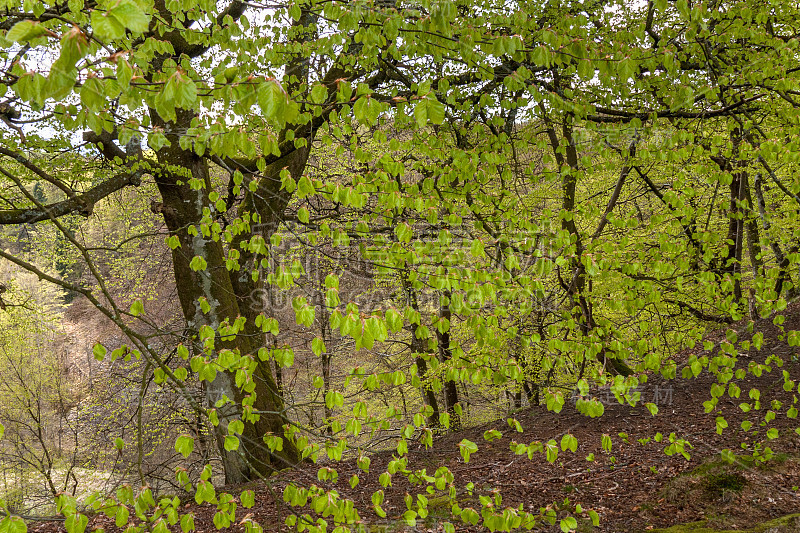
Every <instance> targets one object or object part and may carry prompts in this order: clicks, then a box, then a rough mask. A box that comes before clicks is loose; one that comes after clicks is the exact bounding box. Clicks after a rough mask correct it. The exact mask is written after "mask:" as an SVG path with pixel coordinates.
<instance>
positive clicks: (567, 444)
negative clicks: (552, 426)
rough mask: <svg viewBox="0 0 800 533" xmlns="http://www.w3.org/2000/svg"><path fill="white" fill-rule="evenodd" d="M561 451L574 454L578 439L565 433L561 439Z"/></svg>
mask: <svg viewBox="0 0 800 533" xmlns="http://www.w3.org/2000/svg"><path fill="white" fill-rule="evenodd" d="M561 450H562V451H567V450H569V451H571V452H575V451H577V450H578V439H576V438H575V436H574V435H571V434H569V433H567V434H566V435H564V436H563V437H561Z"/></svg>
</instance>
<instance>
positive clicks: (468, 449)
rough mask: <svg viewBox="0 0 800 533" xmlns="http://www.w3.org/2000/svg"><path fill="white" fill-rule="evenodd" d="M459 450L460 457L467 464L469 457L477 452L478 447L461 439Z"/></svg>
mask: <svg viewBox="0 0 800 533" xmlns="http://www.w3.org/2000/svg"><path fill="white" fill-rule="evenodd" d="M458 447H459V449H460V450H461V457H462V458H463V459H464V462H465V463H468V462H469V456H470V455H471V454H473V453H475V452H477V451H478V445H477V444H475V443H474V442H472V441H470V440H467V439H463V440H462V441H461V442H460V443H459V444H458Z"/></svg>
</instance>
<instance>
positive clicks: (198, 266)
mask: <svg viewBox="0 0 800 533" xmlns="http://www.w3.org/2000/svg"><path fill="white" fill-rule="evenodd" d="M189 267H190V268H191V269H192V270H194V271H195V272H198V271H200V270H205V269H206V267H208V263H207V262H206V260H205V258H203V257H202V256H199V255H196V256H194V257H192V260H191V262H190V263H189Z"/></svg>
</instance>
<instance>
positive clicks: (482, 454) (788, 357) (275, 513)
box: [31, 303, 800, 533]
mask: <svg viewBox="0 0 800 533" xmlns="http://www.w3.org/2000/svg"><path fill="white" fill-rule="evenodd" d="M761 322H762V323H761V324H758V325H757V329H758V330H760V331H762V332H763V333H764V343H763V347H762V349H761V351H756V350H754V349H753V350H751V352H750V353H749V354H746V355H742V356H741V357H740V358H739V362H738V366H739V367H742V366H744V367H746V366H747V364H748V363H750V362H751V361H756V362H762V363H763V361H764V359H765V358H766V357H767V356H768V355H770V354H777V355H779V356H780V357H781V358H782V359H783V361H784V365H783V367H782V368H777V367H774V366H773V368H771V371H769V372H764V373H762V374H761V376H760V377H756V376H754V375H752V374H748V376H747V378H746V379H745V380H743V381H739V382H738V384H739V386H740V387H741V389H742V396H741V397H740V398H738V399H736V398H730V397H729V396H728V395H727V394H726V395H724V396H722V398H720V402H719V405H718V409H717V410H716V411H714V412H712V413H709V414H706V413H705V412H704V408H703V405H702V403H703V401H704V400H707V399H709V398H710V393H709V390H710V387H711V385H712V384H713V383H714V382H715V381H716V379H715V378H714V377H713V376H711V375H710V374H709V373H708V372H707V371H704V372H703V373H702V374H700V376H698V377H697V378H695V379H690V380H684V379H678V380H674V381H666V380H664V379H662V378H661V377H660V376H656V377H652V378H651V379H649V380H648V382H647V383H646V385H644V386H643V387H642V388H641V389H640V390H641V391H642V403H644V402H647V401H655V402H656V403H657V404H658V406H659V412H658V414H657V415H656V416H651V415H650V413H649V412H648V411H647V409H645V408H644V407H643V406H641V405H640V406H637V407H630V406H626V405H620V404H618V403H616V402H615V401H613V397H612V401H611V402H608V403H607V405H606V411H605V414H604V415H603V416H602V417H600V418H597V419H590V418H587V417H586V416H584V415H582V414H580V413H578V412H577V411H576V410H575V409H574V406H572V405H569V404H567V405H565V407H564V409H563V411H562V412H561V413H560V414H555V413H552V412H548V411H547V410H546V409H545V408H543V407H537V408H531V409H527V410H524V411H521V412H518V413H516V414H514V415H513V416H514V417H515V418H516V419H517V420H518V421H519V422H520V423H521V424H522V427H523V428H524V432H523V433H521V434H520V433H517V432H515V431H513V430H511V429H510V428H509V426H508V424H507V422H506V420H497V421H495V422H492V423H489V424H484V425H482V426H479V427H473V428H469V429H465V430H463V431H459V432H455V433H452V434H449V435H447V436H444V437H442V438H439V439H438V440H437V442H436V443H435V446H434V447H433V448H432V449H431V450H425V449H423V448H422V447H418V448H417V449H413V450H411V451H410V452H409V467H408V468H409V469H410V470H412V471H413V470H417V469H421V468H426V469H427V471H428V472H429V473H430V472H433V471H435V470H436V468H437V467H439V466H447V467H449V468H450V469H451V470H452V472H453V474H454V475H455V478H456V479H455V483H456V486H457V487H464V486H465V485H466V484H467V483H468V482H473V483H474V491H473V493H472V495H470V494H467V493H465V492H462V493H460V494H459V496H458V503H459V505H460V506H461V507H468V506H471V505H472V504H471V503H470V502H473V501H475V502H476V503H477V501H476V500H477V497H478V496H480V495H494V494H496V493H499V494H501V495H502V506H503V507H506V506H513V507H516V506H518V505H520V504H522V505H523V506H524V507H525V508H526V509H527V510H529V511H531V512H534V513H536V512H538V510H539V509H540V508H542V507H550V508H553V509H554V510H556V512H557V513H558V516H559V517H561V516H564V515H565V513H566V511H565V510H564V509H562V504H563V502H564V500H565V499H569V502H570V504H571V505H572V507H573V508H574V505H575V504H576V503H580V504H581V505H582V507H583V508H584V509H585V510H588V509H593V510H595V511H596V512H597V513H598V514H599V516H600V526H599V527H597V528H594V529H592V528H591V526H590V523H589V519H588V515H586V514H585V513H584V515H583V516H582V517H579V518H580V519H581V521H580V522H579V530H580V531H590V530H593V531H603V532H617V531H620V532H622V531H626V532H628V531H631V532H633V531H647V530H650V529H653V528H665V527H669V526H673V525H675V524H682V523H688V522H696V521H703V522H702V524H695V525H694V526H693V527H697V526H699V525H705V526H707V527H710V528H715V529H712V530H719V529H728V530H744V529H746V528H751V527H755V526H757V525H758V524H764V523H765V522H767V521H769V520H773V519H776V518H779V517H782V516H785V515H789V514H791V513H800V490H799V489H798V487H800V435H798V434H797V433H796V432H795V431H794V428H795V427H796V426H797V425H798V424H797V420H796V419H791V418H788V417H787V415H786V411H787V408H788V407H789V406H790V405H792V402H793V401H794V400H795V399H796V396H797V395H798V392H797V389H796V388H794V389H792V390H790V391H786V390H784V382H785V380H784V376H783V371H787V372H788V373H789V376H790V378H791V379H793V380H794V381H795V384H796V383H797V382H798V381H800V357H798V354H799V353H800V350H798V349H797V348H789V347H788V345H787V343H786V342H785V341H783V340H782V339H781V332H780V330H779V329H778V328H777V327H775V326H773V325H772V323H771V322H770V321H768V320H764V321H761ZM784 328H785V330H787V331H788V330H800V303H795V304H793V305H792V306H790V308H789V309H787V312H786V323H785V324H784ZM721 336H722V334H721V333H720V337H721ZM712 340H715V339H712ZM695 353H699V350H695ZM690 355H691V354H690V353H684V354H681V356H680V359H681V360H679V361H678V362H679V363H681V361H685V360H686V359H688V357H689V356H690ZM751 388H758V389H760V391H761V394H762V400H764V399H765V398H768V400H769V401H773V400H778V401H780V402H781V406H780V408H777V409H775V413H776V414H777V416H776V417H775V419H774V420H772V421H770V422H769V423H767V424H765V425H763V426H762V425H760V422H762V421H764V415H765V413H766V412H767V410H768V409H769V407H770V406H769V405H767V403H768V402H767V401H763V404H764V405H763V406H762V407H761V409H760V410H758V411H756V410H753V411H751V412H749V413H745V412H743V411H742V409H741V408H740V407H739V404H740V403H741V402H744V401H749V399H748V398H747V393H748V391H749V390H750V389H751ZM776 406H777V404H773V405H772V407H773V408H774V407H776ZM720 414H721V415H722V416H724V417H725V418H726V419H727V422H728V424H729V427H728V429H726V430H725V431H723V432H722V434H718V432H717V422H716V417H717V416H719V415H720ZM744 420H750V421H751V422H752V423H753V428H752V429H750V431H749V432H745V431H744V430H743V429H742V428H741V422H742V421H744ZM769 428H775V429H777V430H778V437H777V438H774V439H771V438H768V437H767V435H766V431H767V429H769ZM490 429H497V430H499V431H501V432H503V437H502V438H500V439H497V440H494V441H492V442H486V441H485V440H484V438H483V435H484V432H485V431H487V430H490ZM566 433H570V434H572V435H574V436H575V437H577V439H578V449H577V451H576V452H575V453H571V452H569V451H567V452H563V451H560V453H559V456H558V458H557V460H556V461H555V462H553V463H549V462H547V461H546V460H545V459H544V457H543V455H541V454H537V455H535V456H534V457H533V460H529V459H528V457H527V455H515V454H514V453H513V452H512V451H511V450H510V447H509V445H510V444H511V442H512V440H516V441H518V442H521V443H526V444H527V443H530V442H532V441H537V440H538V441H542V442H547V441H548V440H550V439H555V440H556V441H557V442H560V440H561V436H563V435H564V434H566ZM656 433H661V434H662V435H664V436H665V437H666V436H668V435H670V434H671V433H674V434H675V435H676V436H677V437H679V438H684V439H687V440H688V441H689V442H690V443H691V445H692V448H691V449H690V450H688V452H689V454H690V458H689V459H686V458H684V457H683V456H682V455H681V454H680V453H676V454H674V455H671V456H668V455H666V454H665V453H664V450H665V447H666V446H667V445H668V442H667V439H666V438H665V439H664V441H662V442H661V443H657V442H655V441H654V440H649V442H646V440H647V439H652V438H653V437H654V436H655V435H656ZM603 435H609V436H610V437H611V439H612V442H613V444H612V447H611V450H610V451H604V449H603V446H602V444H601V442H602V440H603ZM772 436H774V434H772ZM462 439H469V440H471V441H473V442H475V443H477V444H478V446H479V451H478V452H476V453H474V454H473V455H472V456H471V458H470V461H469V463H464V461H463V460H462V458H461V455H460V453H459V447H458V444H459V442H461V441H462ZM639 439H643V440H642V441H641V442H640V441H639ZM762 441H763V442H765V443H766V445H767V446H769V448H771V449H772V451H773V452H774V453H775V454H776V455H775V457H774V458H773V459H772V460H770V461H767V462H766V463H764V464H760V463H758V462H753V461H752V459H750V458H748V457H747V456H746V455H744V452H741V453H743V455H741V456H738V457H739V459H737V460H736V461H735V462H734V463H733V464H728V463H726V462H725V461H722V460H721V456H720V452H721V451H722V450H723V449H726V448H727V449H731V450H740V443H742V442H745V443H749V444H750V445H752V444H753V443H756V442H762ZM761 449H762V452H763V450H764V448H763V447H762V448H761ZM590 454H593V460H587V456H590ZM389 460H391V453H384V454H377V455H375V456H373V457H372V466H371V467H370V473H369V474H365V473H363V472H361V471H359V470H358V468H357V467H356V465H355V464H354V462H353V461H345V462H343V463H341V464H337V465H331V466H333V467H335V468H336V469H337V470H338V473H339V476H338V479H339V482H338V483H336V484H333V485H327V484H325V483H322V482H320V481H318V480H317V475H316V472H317V467H316V466H315V465H308V466H306V467H304V468H300V469H297V470H295V471H292V472H287V473H284V474H282V475H281V476H276V477H275V478H274V479H271V480H270V481H269V483H268V484H266V483H261V484H255V485H250V486H248V487H227V490H229V491H231V492H232V493H233V494H238V493H239V492H241V490H243V489H244V488H253V489H255V490H256V505H255V507H253V508H251V509H241V508H240V509H239V511H237V521H238V520H241V519H242V518H243V517H244V516H245V515H247V516H251V517H252V518H253V519H254V520H256V521H257V522H259V523H260V524H262V525H263V526H264V528H265V530H266V531H277V530H278V529H279V527H280V526H279V525H282V524H283V520H284V518H285V516H286V515H287V513H288V512H290V511H289V509H288V508H287V507H285V504H283V502H282V501H281V499H280V494H281V492H282V489H283V487H284V486H285V485H286V483H287V482H288V481H294V482H296V483H298V484H302V485H306V486H308V485H310V484H316V485H321V486H323V487H325V488H335V489H336V490H337V491H338V492H339V494H340V495H341V496H342V497H343V498H350V499H352V500H354V502H355V503H356V507H357V508H358V509H362V510H368V511H365V512H364V513H363V514H362V519H363V521H364V523H365V524H367V525H369V526H370V528H372V529H371V530H373V531H376V529H374V528H375V527H378V526H386V527H387V529H384V530H385V531H404V530H408V531H415V530H416V531H439V530H442V529H443V528H442V527H441V522H443V521H446V520H452V521H453V523H454V524H455V526H456V531H464V532H466V531H487V530H486V529H484V528H479V527H475V526H471V525H468V524H464V523H463V522H461V521H460V520H458V519H453V518H452V517H451V516H450V509H449V506H450V502H448V501H447V499H446V498H445V497H439V498H436V497H430V495H429V497H430V501H431V503H430V515H429V516H428V517H427V518H426V519H425V520H422V521H420V522H419V523H418V524H417V525H416V526H415V528H411V527H408V526H406V525H404V524H403V523H402V522H400V521H399V520H398V519H399V517H400V515H402V513H403V512H404V511H405V510H406V505H405V502H404V497H405V495H406V493H409V494H411V495H415V494H417V493H420V492H421V489H419V488H418V487H412V486H411V485H410V484H409V483H408V482H407V480H406V479H404V478H402V477H401V476H399V475H398V476H394V478H393V481H392V482H393V487H392V488H391V489H389V490H387V491H386V492H387V500H386V501H385V502H384V504H383V508H384V509H385V510H386V512H387V513H388V517H387V519H381V518H379V517H378V516H377V515H375V514H374V513H373V512H372V511H369V510H370V509H371V508H372V503H371V495H372V493H373V491H375V490H378V489H379V488H381V485H380V483H379V481H378V477H379V475H380V473H381V472H383V471H384V469H385V466H386V463H387V462H388V461H389ZM356 472H358V473H359V476H360V478H361V483H360V484H359V485H358V486H357V487H356V488H355V489H351V488H350V486H349V484H348V480H349V479H350V477H351V475H352V474H354V473H356ZM273 494H274V495H276V496H277V499H278V501H277V503H276V501H275V499H274V498H273ZM184 499H185V500H186V501H191V497H186V498H184ZM554 503H555V507H551V506H553V505H554ZM475 506H476V507H477V505H475ZM187 510H192V511H193V512H194V513H195V515H196V517H195V523H196V526H197V530H198V531H213V530H214V529H215V528H214V526H213V524H212V517H213V514H214V512H215V508H214V507H212V506H210V505H202V506H198V505H196V504H194V502H193V501H191V503H190V504H187ZM294 512H309V510H308V509H304V510H302V511H301V510H298V509H295V510H294ZM798 523H800V520H794V519H792V520H788V521H786V523H785V524H783V525H775V526H774V527H773V526H772V525H766V526H765V527H767V529H768V530H770V531H798V530H800V525H798ZM775 524H778V523H777V522H776V523H775ZM97 527H104V528H105V529H106V531H112V530H114V529H115V528H114V527H113V521H111V520H110V519H107V518H105V517H103V516H96V517H93V518H92V519H91V521H90V523H89V528H88V529H87V530H91V529H92V528H97ZM770 528H771V529H770ZM234 529H235V530H236V531H239V530H242V531H243V530H244V527H243V526H241V525H239V526H234ZM282 529H285V530H291V529H292V528H288V527H286V526H283V528H282ZM760 529H761V528H760ZM31 530H32V531H36V532H42V533H44V532H48V533H50V532H54V531H57V530H59V525H58V524H57V523H52V522H49V523H38V524H32V525H31ZM368 530H370V529H368ZM534 530H542V531H557V530H558V526H557V525H556V526H548V525H546V524H544V523H542V524H540V525H537V527H536V528H535V529H534ZM693 530H695V531H699V530H696V529H693ZM676 531H677V530H676Z"/></svg>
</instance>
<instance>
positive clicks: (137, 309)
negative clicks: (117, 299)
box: [131, 300, 144, 316]
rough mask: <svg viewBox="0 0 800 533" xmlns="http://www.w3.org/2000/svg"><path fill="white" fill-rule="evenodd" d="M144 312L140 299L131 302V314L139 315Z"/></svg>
mask: <svg viewBox="0 0 800 533" xmlns="http://www.w3.org/2000/svg"><path fill="white" fill-rule="evenodd" d="M142 313H144V304H143V303H142V301H141V300H136V301H135V302H133V304H131V314H132V315H133V316H139V315H141V314H142Z"/></svg>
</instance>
